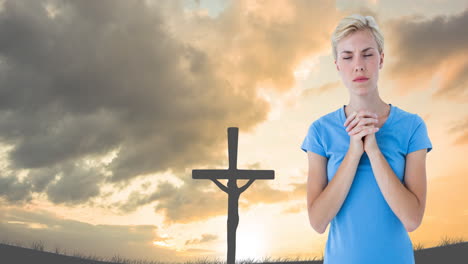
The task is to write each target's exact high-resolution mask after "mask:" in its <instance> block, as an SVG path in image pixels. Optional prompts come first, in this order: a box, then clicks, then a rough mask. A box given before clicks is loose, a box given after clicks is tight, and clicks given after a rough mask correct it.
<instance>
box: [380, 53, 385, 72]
mask: <svg viewBox="0 0 468 264" xmlns="http://www.w3.org/2000/svg"><path fill="white" fill-rule="evenodd" d="M384 55H385V54H384V53H383V52H382V53H381V54H380V62H379V69H382V67H383V61H384Z"/></svg>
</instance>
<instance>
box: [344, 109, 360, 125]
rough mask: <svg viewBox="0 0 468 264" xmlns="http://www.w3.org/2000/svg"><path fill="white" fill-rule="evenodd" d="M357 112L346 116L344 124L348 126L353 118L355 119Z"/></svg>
mask: <svg viewBox="0 0 468 264" xmlns="http://www.w3.org/2000/svg"><path fill="white" fill-rule="evenodd" d="M356 114H357V112H353V113H352V114H350V115H349V116H348V118H346V121H345V123H344V124H343V125H344V126H348V124H349V122H351V120H353V119H354V117H355V116H356Z"/></svg>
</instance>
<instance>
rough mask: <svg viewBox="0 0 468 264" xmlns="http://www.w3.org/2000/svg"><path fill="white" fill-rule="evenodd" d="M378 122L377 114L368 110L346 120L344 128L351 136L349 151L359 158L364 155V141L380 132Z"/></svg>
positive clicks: (356, 113)
mask: <svg viewBox="0 0 468 264" xmlns="http://www.w3.org/2000/svg"><path fill="white" fill-rule="evenodd" d="M377 122H378V120H377V114H375V113H372V112H370V111H366V110H361V111H359V112H354V113H353V114H351V115H349V116H348V118H346V121H345V123H344V126H345V127H346V132H348V135H349V136H350V139H349V151H351V152H352V153H354V154H356V155H359V156H361V155H362V154H363V153H364V141H363V140H362V139H363V137H365V136H367V135H369V134H373V133H376V132H377V131H378V128H376V127H375V124H377Z"/></svg>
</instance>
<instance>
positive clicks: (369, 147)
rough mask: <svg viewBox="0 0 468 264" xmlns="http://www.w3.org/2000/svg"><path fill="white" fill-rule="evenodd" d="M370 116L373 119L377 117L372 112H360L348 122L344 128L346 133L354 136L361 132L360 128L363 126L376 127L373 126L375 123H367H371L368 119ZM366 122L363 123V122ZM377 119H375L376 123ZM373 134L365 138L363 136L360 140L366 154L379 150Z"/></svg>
mask: <svg viewBox="0 0 468 264" xmlns="http://www.w3.org/2000/svg"><path fill="white" fill-rule="evenodd" d="M370 116H373V117H374V118H376V117H377V116H376V115H375V114H374V113H372V112H369V111H365V110H361V111H359V112H358V113H357V114H356V115H355V116H354V118H353V119H352V120H350V122H349V123H348V125H347V126H346V131H348V132H349V133H351V134H355V133H357V132H359V131H361V129H362V127H363V126H365V127H372V128H374V127H376V126H375V123H376V122H369V121H371V119H369V118H368V117H370ZM364 119H365V120H367V121H365V120H364ZM376 120H377V119H375V121H376ZM375 133H376V132H374V133H371V134H368V135H366V136H364V137H363V138H362V140H363V143H364V145H363V146H364V151H365V152H366V153H369V152H372V151H376V150H379V146H378V145H377V140H376V138H375Z"/></svg>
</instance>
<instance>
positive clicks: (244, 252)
mask: <svg viewBox="0 0 468 264" xmlns="http://www.w3.org/2000/svg"><path fill="white" fill-rule="evenodd" d="M238 231H239V232H237V241H236V261H237V260H241V259H255V260H259V259H261V258H263V257H264V255H265V243H266V242H265V239H264V236H263V234H262V232H261V230H255V229H253V228H251V229H246V230H239V229H238Z"/></svg>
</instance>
